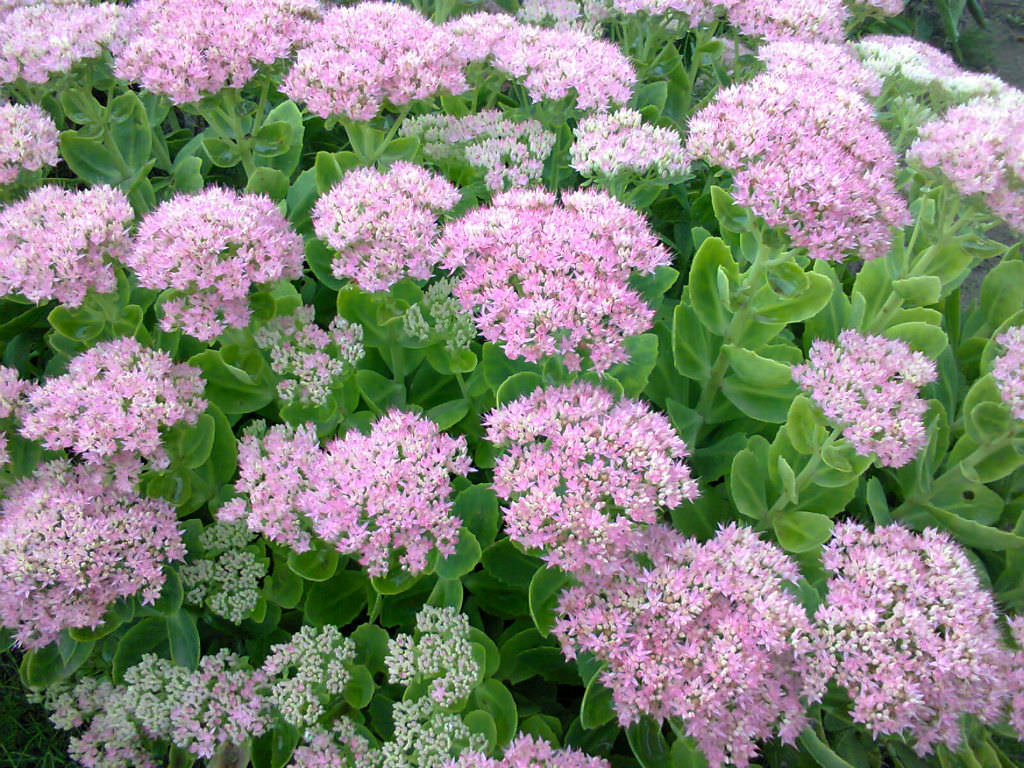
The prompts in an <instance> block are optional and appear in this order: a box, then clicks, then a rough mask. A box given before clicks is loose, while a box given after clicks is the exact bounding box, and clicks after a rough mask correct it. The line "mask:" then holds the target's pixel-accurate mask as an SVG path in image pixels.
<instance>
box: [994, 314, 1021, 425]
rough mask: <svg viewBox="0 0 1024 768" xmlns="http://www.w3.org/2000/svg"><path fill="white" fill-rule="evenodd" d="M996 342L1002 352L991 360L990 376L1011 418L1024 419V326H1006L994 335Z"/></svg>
mask: <svg viewBox="0 0 1024 768" xmlns="http://www.w3.org/2000/svg"><path fill="white" fill-rule="evenodd" d="M996 344H999V345H1001V346H1002V347H1003V350H1004V352H1003V354H1001V355H999V356H998V357H996V359H995V360H994V361H992V376H993V377H994V378H995V380H996V383H997V385H998V387H999V394H1000V395H1001V396H1002V398H1003V402H1005V403H1006V404H1007V405H1008V406H1010V412H1011V413H1012V414H1013V418H1015V419H1021V420H1024V326H1019V325H1018V326H1014V327H1012V328H1007V329H1006V331H1005V332H1003V333H1001V334H999V335H998V336H996Z"/></svg>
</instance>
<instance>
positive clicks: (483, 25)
mask: <svg viewBox="0 0 1024 768" xmlns="http://www.w3.org/2000/svg"><path fill="white" fill-rule="evenodd" d="M445 28H446V29H447V30H448V31H449V32H450V33H451V34H452V35H454V37H455V39H456V40H457V41H458V42H459V45H460V48H461V51H462V54H463V55H464V57H465V58H466V59H467V60H469V61H487V62H488V63H490V64H491V66H493V67H494V68H495V69H497V70H499V71H501V72H503V73H505V74H506V75H508V76H509V77H511V78H514V79H516V80H518V81H520V82H522V84H523V86H524V87H525V88H526V92H527V95H528V96H529V98H530V100H531V101H533V102H539V101H542V100H544V99H551V100H559V99H565V98H568V97H570V96H575V104H576V107H577V108H578V109H582V110H590V109H596V110H602V109H608V108H609V107H611V106H614V105H618V104H625V103H626V102H627V101H629V99H630V97H631V96H632V88H633V84H634V82H635V81H636V72H635V71H634V69H633V65H632V64H631V63H630V61H629V59H627V58H626V56H625V55H624V54H623V53H622V52H621V51H620V50H619V48H618V47H617V46H616V45H615V44H614V43H612V42H610V41H607V40H599V39H596V38H594V37H593V35H590V34H587V33H586V32H584V31H582V30H579V29H544V28H543V27H534V26H531V25H529V24H521V23H519V22H517V21H516V20H515V19H513V18H512V17H509V16H502V15H498V14H490V13H474V14H470V15H468V16H463V17H462V18H459V19H456V20H455V21H451V22H449V23H448V24H447V25H445Z"/></svg>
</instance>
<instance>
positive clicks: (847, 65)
mask: <svg viewBox="0 0 1024 768" xmlns="http://www.w3.org/2000/svg"><path fill="white" fill-rule="evenodd" d="M757 57H758V58H759V59H760V60H761V61H763V62H764V64H765V68H766V69H767V70H768V72H770V73H772V74H775V75H779V76H781V77H784V78H787V79H792V78H800V77H812V78H815V79H817V80H824V81H827V82H828V83H830V84H832V85H833V86H836V87H841V88H851V89H853V90H855V91H857V92H858V93H862V94H864V95H866V96H878V95H879V94H880V93H881V92H882V80H881V78H880V77H879V76H878V74H877V73H875V72H874V71H873V70H871V69H869V68H868V67H866V66H865V65H864V64H862V63H861V61H860V60H859V59H858V58H857V49H856V48H854V47H853V45H851V44H849V43H822V42H818V41H809V40H782V41H779V42H775V43H767V44H765V45H762V46H761V47H760V48H758V50H757Z"/></svg>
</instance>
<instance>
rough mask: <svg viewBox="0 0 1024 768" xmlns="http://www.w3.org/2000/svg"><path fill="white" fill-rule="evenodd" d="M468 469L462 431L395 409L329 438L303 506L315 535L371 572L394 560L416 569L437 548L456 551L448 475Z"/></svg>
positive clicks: (384, 568) (385, 570)
mask: <svg viewBox="0 0 1024 768" xmlns="http://www.w3.org/2000/svg"><path fill="white" fill-rule="evenodd" d="M469 470H470V462H469V457H468V456H467V454H466V439H465V438H464V437H461V436H460V437H458V438H454V437H449V436H448V435H446V434H444V433H442V432H441V431H440V430H439V429H438V428H437V425H436V424H435V423H434V422H432V421H430V420H429V419H427V418H424V417H422V416H417V415H415V414H412V413H404V412H402V411H398V410H392V411H389V412H388V413H386V414H385V415H383V416H382V417H380V418H379V419H378V420H377V421H376V422H375V423H374V424H373V427H372V428H371V430H370V434H368V435H364V434H362V433H360V432H358V431H356V430H352V431H350V432H349V433H348V434H346V435H345V436H344V437H342V438H338V439H336V440H333V441H332V442H330V443H328V444H327V446H326V447H325V451H324V454H323V455H322V456H321V457H320V458H319V460H318V461H317V463H316V465H315V466H314V467H313V468H312V469H311V472H310V488H309V490H308V492H306V493H305V494H304V495H303V498H302V508H303V510H304V512H305V514H306V515H308V517H309V519H310V521H311V522H312V524H313V529H314V530H315V531H316V533H317V535H318V536H320V538H322V539H323V540H324V541H326V542H328V543H329V544H332V545H334V546H335V548H337V550H338V551H339V552H342V553H344V554H353V555H355V556H356V558H357V559H358V560H359V562H360V564H361V565H362V566H363V567H365V568H366V570H367V572H368V573H369V574H370V575H371V576H384V575H386V574H387V573H388V572H389V571H390V570H391V569H392V568H394V567H399V568H401V569H403V570H405V571H408V572H409V573H412V574H416V573H419V572H420V571H422V570H424V569H425V568H426V567H427V558H428V556H429V555H430V554H431V553H432V552H433V551H434V550H437V552H438V553H440V555H441V556H447V555H450V554H451V553H453V552H454V551H455V545H456V543H457V542H458V538H459V525H460V521H459V519H458V518H457V517H455V516H454V515H453V514H452V511H451V509H452V500H451V499H452V484H451V475H465V474H467V473H468V472H469Z"/></svg>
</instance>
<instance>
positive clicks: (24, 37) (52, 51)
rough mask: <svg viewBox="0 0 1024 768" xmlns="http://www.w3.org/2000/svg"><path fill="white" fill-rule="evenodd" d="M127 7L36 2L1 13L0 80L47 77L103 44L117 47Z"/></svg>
mask: <svg viewBox="0 0 1024 768" xmlns="http://www.w3.org/2000/svg"><path fill="white" fill-rule="evenodd" d="M126 11H127V9H126V8H125V7H124V6H121V5H116V4H114V3H97V4H95V5H89V4H87V3H39V4H38V5H29V6H25V7H23V8H17V9H15V10H13V11H11V12H10V13H8V14H6V15H3V14H0V40H3V41H4V42H3V46H2V48H0V83H13V82H14V81H16V80H18V79H19V78H20V79H22V80H25V81H26V82H29V83H45V82H46V81H47V80H48V79H49V78H50V77H51V76H52V75H55V74H59V73H63V72H68V71H70V70H71V68H72V67H73V66H74V65H75V64H77V63H79V62H80V61H83V60H86V59H94V58H96V57H97V56H99V55H100V54H102V53H103V50H104V49H105V48H113V49H117V48H118V47H119V46H120V44H121V42H122V40H123V38H124V34H125V32H126V31H127V30H126V27H125V16H126Z"/></svg>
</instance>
